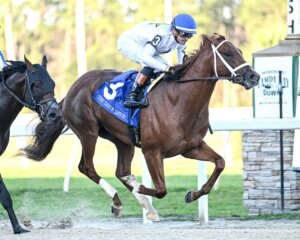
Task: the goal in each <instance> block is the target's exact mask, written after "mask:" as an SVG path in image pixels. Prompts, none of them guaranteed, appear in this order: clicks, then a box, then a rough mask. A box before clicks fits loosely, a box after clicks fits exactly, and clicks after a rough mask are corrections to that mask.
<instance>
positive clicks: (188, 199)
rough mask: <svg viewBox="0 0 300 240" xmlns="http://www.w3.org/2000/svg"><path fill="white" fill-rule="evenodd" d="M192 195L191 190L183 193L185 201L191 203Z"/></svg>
mask: <svg viewBox="0 0 300 240" xmlns="http://www.w3.org/2000/svg"><path fill="white" fill-rule="evenodd" d="M192 195H193V191H189V192H187V194H186V195H185V202H186V203H191V202H192V201H193V199H192Z"/></svg>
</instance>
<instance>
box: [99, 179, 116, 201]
mask: <svg viewBox="0 0 300 240" xmlns="http://www.w3.org/2000/svg"><path fill="white" fill-rule="evenodd" d="M99 185H100V187H102V188H103V190H104V191H105V192H106V193H107V195H108V196H110V197H111V198H113V197H114V196H115V195H116V193H118V192H117V190H116V189H115V188H114V187H113V186H111V185H110V184H109V183H108V182H107V181H105V180H104V179H103V178H101V179H100V181H99Z"/></svg>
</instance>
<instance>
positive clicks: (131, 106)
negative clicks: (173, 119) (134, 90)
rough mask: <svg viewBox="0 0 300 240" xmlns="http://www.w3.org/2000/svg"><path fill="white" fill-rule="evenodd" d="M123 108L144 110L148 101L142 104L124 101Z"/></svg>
mask: <svg viewBox="0 0 300 240" xmlns="http://www.w3.org/2000/svg"><path fill="white" fill-rule="evenodd" d="M123 105H124V107H128V108H145V107H147V106H148V105H149V102H148V99H147V98H146V99H145V101H143V102H138V101H135V100H133V101H132V100H125V102H124V104H123Z"/></svg>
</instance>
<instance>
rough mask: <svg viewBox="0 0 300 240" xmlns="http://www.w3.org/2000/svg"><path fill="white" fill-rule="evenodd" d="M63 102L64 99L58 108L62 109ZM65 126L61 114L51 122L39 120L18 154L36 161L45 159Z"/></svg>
mask: <svg viewBox="0 0 300 240" xmlns="http://www.w3.org/2000/svg"><path fill="white" fill-rule="evenodd" d="M63 102H64V99H63V100H62V101H61V102H60V103H59V106H60V109H62V105H63ZM65 127H66V123H65V121H64V118H63V116H61V117H60V118H58V119H56V120H55V122H52V123H51V124H49V123H45V122H39V123H38V124H37V125H36V127H35V130H34V131H35V134H34V136H33V139H32V142H31V143H30V144H29V145H28V146H26V147H25V148H23V149H21V152H20V155H22V156H24V157H27V158H30V159H33V160H36V161H41V160H43V159H45V158H46V157H47V156H48V154H49V153H50V152H51V150H52V148H53V145H54V143H55V141H56V140H57V139H58V137H59V136H60V135H61V134H62V133H63V132H64V131H66V130H67V129H65V130H64V128H65Z"/></svg>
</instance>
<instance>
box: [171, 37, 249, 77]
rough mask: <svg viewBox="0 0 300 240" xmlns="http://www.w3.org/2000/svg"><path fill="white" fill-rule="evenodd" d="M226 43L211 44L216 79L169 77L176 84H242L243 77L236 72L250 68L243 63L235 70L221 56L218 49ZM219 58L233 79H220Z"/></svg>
mask: <svg viewBox="0 0 300 240" xmlns="http://www.w3.org/2000/svg"><path fill="white" fill-rule="evenodd" d="M225 42H228V40H224V41H222V42H221V43H219V45H218V46H217V47H215V45H214V44H211V48H212V51H213V54H214V71H215V77H203V78H191V79H185V80H180V79H179V78H178V77H177V76H174V75H171V74H168V77H170V78H172V79H173V80H174V81H175V82H177V83H187V82H195V81H202V80H215V81H217V80H229V81H232V82H233V83H240V82H242V81H243V76H242V75H240V74H237V73H236V71H237V70H239V69H241V68H243V67H245V66H249V64H248V63H243V64H241V65H239V66H237V67H235V68H232V67H231V66H230V65H229V64H228V63H227V62H226V60H225V59H224V58H223V56H222V55H221V54H220V52H219V51H218V48H219V47H220V46H221V45H222V44H223V43H225ZM217 56H218V57H219V59H220V60H221V61H222V62H223V64H224V65H225V67H226V68H227V69H228V70H229V71H230V72H231V77H219V76H218V71H217Z"/></svg>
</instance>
